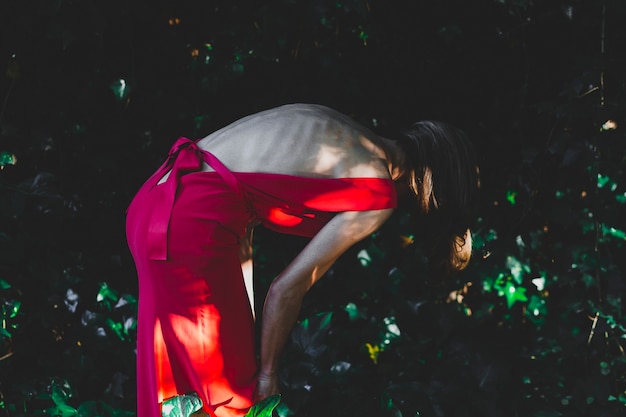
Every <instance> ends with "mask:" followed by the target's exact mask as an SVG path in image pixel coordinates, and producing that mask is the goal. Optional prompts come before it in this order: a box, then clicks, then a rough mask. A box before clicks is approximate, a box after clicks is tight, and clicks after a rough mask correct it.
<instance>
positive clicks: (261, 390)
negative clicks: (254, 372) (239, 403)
mask: <svg viewBox="0 0 626 417" xmlns="http://www.w3.org/2000/svg"><path fill="white" fill-rule="evenodd" d="M278 388H279V387H278V375H276V374H275V373H272V374H266V373H263V372H261V373H260V374H259V377H258V378H257V386H256V396H255V397H256V398H255V402H259V401H263V400H264V399H266V398H267V397H271V396H272V395H275V394H278V392H279V389H278Z"/></svg>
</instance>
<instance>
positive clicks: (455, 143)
mask: <svg viewBox="0 0 626 417" xmlns="http://www.w3.org/2000/svg"><path fill="white" fill-rule="evenodd" d="M399 145H400V147H401V148H402V149H403V151H404V153H405V158H406V161H405V163H406V165H405V175H404V178H405V179H406V181H407V183H408V186H409V188H410V189H411V190H412V191H413V193H414V196H415V198H416V201H415V204H416V205H417V211H418V213H419V214H418V215H416V216H415V217H416V226H417V229H418V230H416V233H418V234H419V235H421V236H416V238H417V239H421V240H422V242H424V249H425V255H426V256H427V257H428V258H429V261H430V263H431V265H432V266H434V267H435V268H436V270H438V271H439V272H441V273H443V274H446V275H447V274H448V273H451V272H455V271H460V270H462V269H464V268H465V267H466V266H467V263H468V262H469V258H470V256H471V250H472V238H471V234H470V232H469V226H470V224H471V222H472V220H473V216H474V214H475V207H476V204H477V194H478V187H479V179H478V174H479V173H478V164H477V159H476V152H475V150H474V146H473V145H472V143H471V142H470V140H469V139H468V137H467V136H466V135H465V133H464V132H463V131H461V130H459V129H457V128H455V127H453V126H450V125H448V124H445V123H441V122H433V121H422V122H417V123H415V124H413V125H412V126H411V127H410V128H409V129H408V130H406V131H405V132H404V134H403V135H402V138H401V140H400V141H399Z"/></svg>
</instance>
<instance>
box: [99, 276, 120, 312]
mask: <svg viewBox="0 0 626 417" xmlns="http://www.w3.org/2000/svg"><path fill="white" fill-rule="evenodd" d="M117 300H118V296H117V293H116V292H115V291H114V290H113V289H111V288H110V287H109V285H108V284H107V283H106V282H103V283H101V284H100V290H99V291H98V295H97V296H96V301H97V302H99V303H102V304H103V305H104V306H105V307H106V308H107V309H109V310H110V309H111V307H112V306H113V305H115V303H117Z"/></svg>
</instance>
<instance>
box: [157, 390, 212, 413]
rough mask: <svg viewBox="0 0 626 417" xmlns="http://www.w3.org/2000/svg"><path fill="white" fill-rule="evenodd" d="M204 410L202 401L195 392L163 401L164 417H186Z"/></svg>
mask: <svg viewBox="0 0 626 417" xmlns="http://www.w3.org/2000/svg"><path fill="white" fill-rule="evenodd" d="M201 409H202V400H201V399H200V397H199V396H198V394H197V393H195V392H190V393H188V394H183V395H176V396H174V397H172V398H168V399H167V400H165V401H163V404H162V406H161V412H162V414H163V417H186V416H189V415H191V414H193V413H195V412H196V411H198V410H201Z"/></svg>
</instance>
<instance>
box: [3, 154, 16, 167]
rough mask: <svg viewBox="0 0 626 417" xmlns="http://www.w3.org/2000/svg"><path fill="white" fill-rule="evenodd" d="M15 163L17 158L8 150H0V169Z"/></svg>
mask: <svg viewBox="0 0 626 417" xmlns="http://www.w3.org/2000/svg"><path fill="white" fill-rule="evenodd" d="M16 163H17V158H16V157H15V155H13V154H12V153H10V152H6V151H2V152H0V169H2V168H4V167H5V166H6V165H15V164H16Z"/></svg>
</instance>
